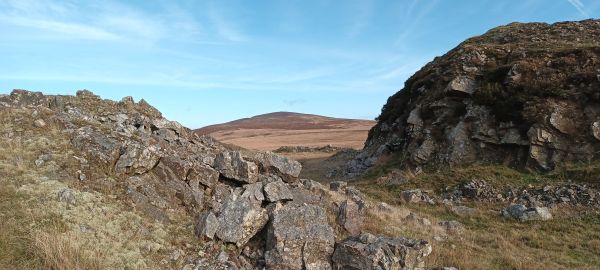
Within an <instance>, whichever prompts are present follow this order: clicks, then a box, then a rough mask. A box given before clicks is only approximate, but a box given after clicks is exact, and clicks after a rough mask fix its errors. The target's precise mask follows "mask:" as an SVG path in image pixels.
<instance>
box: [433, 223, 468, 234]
mask: <svg viewBox="0 0 600 270" xmlns="http://www.w3.org/2000/svg"><path fill="white" fill-rule="evenodd" d="M438 226H440V227H442V228H444V229H445V230H446V231H447V232H448V233H451V234H462V233H463V232H464V231H465V226H464V225H463V224H462V223H460V222H458V221H456V220H445V221H440V222H439V223H438Z"/></svg>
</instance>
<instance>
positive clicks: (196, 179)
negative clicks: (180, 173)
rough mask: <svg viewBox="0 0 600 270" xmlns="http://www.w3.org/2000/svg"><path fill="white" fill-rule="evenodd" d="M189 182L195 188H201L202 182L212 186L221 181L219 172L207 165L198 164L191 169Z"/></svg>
mask: <svg viewBox="0 0 600 270" xmlns="http://www.w3.org/2000/svg"><path fill="white" fill-rule="evenodd" d="M187 180H188V184H189V185H190V187H191V188H192V189H193V190H200V189H202V187H201V186H200V184H202V185H204V186H206V187H208V188H212V187H214V186H215V185H216V184H217V182H218V181H219V172H217V171H216V170H215V169H213V168H211V167H209V166H206V165H197V166H194V167H193V168H191V169H190V170H189V173H188V175H187Z"/></svg>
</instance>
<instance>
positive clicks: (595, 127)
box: [592, 121, 600, 141]
mask: <svg viewBox="0 0 600 270" xmlns="http://www.w3.org/2000/svg"><path fill="white" fill-rule="evenodd" d="M592 134H593V135H594V138H596V139H597V140H599V141H600V121H597V122H594V123H593V124H592Z"/></svg>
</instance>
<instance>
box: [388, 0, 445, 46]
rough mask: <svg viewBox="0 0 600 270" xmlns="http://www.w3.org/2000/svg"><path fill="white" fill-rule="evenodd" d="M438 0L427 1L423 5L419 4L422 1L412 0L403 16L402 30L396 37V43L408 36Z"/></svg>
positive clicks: (401, 41)
mask: <svg viewBox="0 0 600 270" xmlns="http://www.w3.org/2000/svg"><path fill="white" fill-rule="evenodd" d="M438 1H439V0H431V1H427V3H426V4H425V5H422V6H420V5H419V4H420V3H422V2H423V1H419V0H413V1H412V2H411V3H410V4H409V6H408V8H407V9H406V16H405V17H404V22H405V23H404V25H403V26H402V29H403V30H402V32H401V33H400V35H398V38H397V39H396V42H395V43H396V44H401V43H403V42H404V41H405V39H406V38H408V37H410V35H412V34H413V33H414V31H415V29H416V28H417V27H418V26H419V24H420V23H421V20H422V19H423V18H424V17H425V16H427V15H428V14H429V13H430V12H431V11H432V10H433V9H434V8H435V7H436V5H437V3H438Z"/></svg>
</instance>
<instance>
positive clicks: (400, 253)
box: [332, 233, 431, 270]
mask: <svg viewBox="0 0 600 270" xmlns="http://www.w3.org/2000/svg"><path fill="white" fill-rule="evenodd" d="M430 253H431V245H430V244H429V243H427V242H426V241H415V240H410V239H404V238H389V237H377V236H374V235H371V234H366V233H365V234H361V235H359V236H354V237H350V238H348V239H346V240H344V241H342V242H340V243H338V244H337V246H336V249H335V252H334V254H333V258H332V260H333V265H334V268H333V269H340V270H341V269H368V270H384V269H389V270H392V269H425V263H424V261H423V260H424V258H425V257H426V256H428V255H429V254H430Z"/></svg>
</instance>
